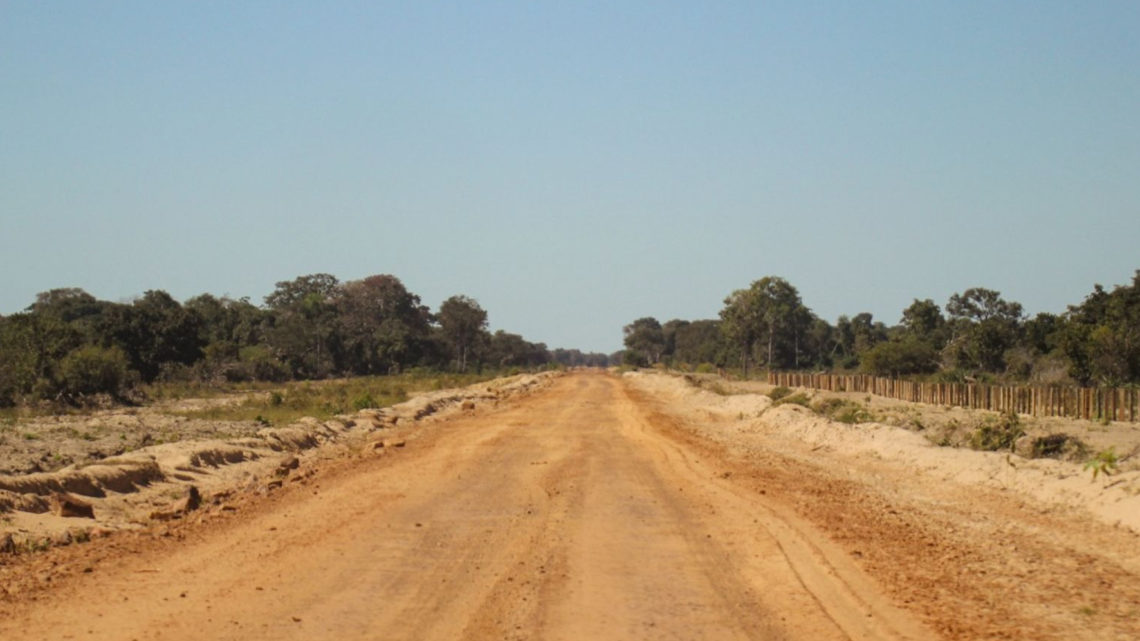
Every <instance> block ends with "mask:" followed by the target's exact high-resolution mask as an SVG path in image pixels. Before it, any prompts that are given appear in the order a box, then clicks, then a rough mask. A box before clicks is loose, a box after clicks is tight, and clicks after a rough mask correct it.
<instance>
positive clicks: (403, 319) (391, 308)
mask: <svg viewBox="0 0 1140 641" xmlns="http://www.w3.org/2000/svg"><path fill="white" fill-rule="evenodd" d="M335 303H336V310H337V317H338V321H339V328H340V334H341V338H342V341H343V348H344V354H345V357H346V360H347V362H346V365H347V366H348V368H349V369H351V370H352V371H354V372H356V373H358V374H374V373H379V372H393V371H398V370H399V369H401V368H402V367H404V366H406V365H409V364H411V363H412V362H413V361H414V359H415V358H416V357H417V356H418V355H419V352H420V350H421V347H422V345H421V344H422V343H423V341H424V340H425V339H426V337H427V335H428V331H429V322H430V319H431V314H430V312H429V311H428V309H427V307H425V306H423V305H421V304H420V297H419V296H416V295H415V294H412V293H411V292H409V291H408V290H407V289H405V288H404V284H403V283H401V282H400V279H398V278H396V277H395V276H391V275H388V274H383V275H379V276H369V277H368V278H365V279H363V280H358V281H352V282H348V283H345V284H344V285H343V286H342V287H341V288H340V290H339V292H338V295H337V299H336V301H335Z"/></svg>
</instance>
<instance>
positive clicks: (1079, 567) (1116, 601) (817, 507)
mask: <svg viewBox="0 0 1140 641" xmlns="http://www.w3.org/2000/svg"><path fill="white" fill-rule="evenodd" d="M630 393H631V396H632V397H633V398H634V399H635V400H636V402H637V404H638V405H639V406H641V407H644V408H646V409H647V411H649V412H650V413H651V414H652V423H653V425H654V427H655V428H656V430H657V431H659V433H661V434H663V435H665V436H667V437H668V438H669V440H671V441H673V442H675V443H676V444H677V447H678V449H679V451H682V452H685V453H687V455H689V456H697V457H703V458H708V459H710V460H716V461H718V462H719V464H721V465H723V466H724V470H725V471H726V472H728V473H730V474H731V478H732V485H733V486H736V487H738V488H741V490H742V491H745V492H752V493H757V494H761V493H762V494H763V495H764V496H766V497H768V498H769V499H770V500H771V501H772V502H773V503H775V504H778V505H780V506H783V507H782V510H783V513H791V514H795V515H798V517H799V518H801V519H803V520H805V521H807V522H810V523H811V524H812V525H813V526H814V528H815V529H816V531H819V532H823V533H825V534H826V536H827V538H828V539H829V540H830V541H831V542H833V543H832V544H833V545H834V546H836V547H838V548H839V549H840V550H842V552H841V554H843V555H845V556H847V557H849V558H851V559H854V560H855V562H856V564H857V565H858V567H859V568H860V569H861V570H862V571H863V572H864V573H866V574H867V575H869V576H870V577H872V578H873V579H874V580H875V581H876V583H877V584H878V585H879V586H881V588H880V591H881V592H884V593H886V594H888V595H891V597H892V598H893V599H894V601H895V602H896V603H899V604H902V605H903V606H904V607H906V608H907V609H908V610H910V611H912V612H914V613H915V614H916V615H918V616H919V617H920V618H921V619H922V620H924V621H925V622H926V623H927V625H929V626H930V627H931V628H933V629H934V630H937V631H938V632H939V634H940V635H942V636H943V637H944V638H948V639H1023V640H1027V641H1028V640H1032V641H1040V640H1045V639H1056V640H1062V639H1066V640H1067V639H1120V640H1122V641H1123V640H1125V639H1136V638H1140V605H1137V604H1140V558H1138V556H1137V554H1136V540H1137V537H1136V536H1134V535H1132V534H1130V533H1128V532H1126V531H1123V530H1120V529H1113V528H1108V527H1104V526H1100V525H1098V524H1097V523H1096V522H1094V521H1091V520H1089V519H1088V518H1081V517H1080V515H1077V514H1071V513H1069V512H1068V511H1064V510H1056V509H1050V508H1045V507H1043V506H1042V505H1039V504H1036V503H1034V502H1033V501H1032V500H1029V499H1028V498H1025V497H1019V496H1017V495H1014V494H1010V493H1002V492H997V491H994V490H989V489H985V488H978V487H963V486H959V485H957V484H954V483H947V482H944V481H940V482H936V483H930V482H929V481H924V480H923V479H922V478H920V477H916V476H915V475H914V474H913V473H911V472H908V471H907V470H905V469H902V468H898V469H894V468H892V467H891V464H890V461H889V460H875V459H873V458H871V459H869V458H866V457H850V456H845V455H844V454H843V453H842V452H828V451H818V452H817V451H809V449H810V448H808V447H806V446H801V447H799V448H798V449H797V447H796V444H795V443H794V442H792V441H788V442H775V441H772V440H768V439H764V438H762V437H761V438H757V437H756V435H754V434H748V435H746V437H745V438H739V437H736V436H733V433H734V432H735V430H734V429H733V428H732V426H730V425H728V424H727V422H726V421H724V420H723V419H721V420H715V419H712V418H709V417H708V415H707V414H701V413H699V411H698V412H697V414H698V415H700V416H702V417H703V418H701V419H699V420H694V419H693V418H692V417H693V415H694V414H693V412H694V408H692V407H688V408H686V407H682V406H679V405H677V401H676V400H675V399H674V400H669V401H664V400H659V399H656V398H654V397H653V396H652V395H650V394H648V393H646V392H644V391H642V390H641V389H640V388H639V389H636V390H632V391H631V392H630ZM836 429H845V427H844V426H842V425H836Z"/></svg>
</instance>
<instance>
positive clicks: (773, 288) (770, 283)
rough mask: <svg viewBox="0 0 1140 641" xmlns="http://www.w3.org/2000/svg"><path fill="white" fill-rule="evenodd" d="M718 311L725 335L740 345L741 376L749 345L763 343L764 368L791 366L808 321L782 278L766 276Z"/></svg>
mask: <svg viewBox="0 0 1140 641" xmlns="http://www.w3.org/2000/svg"><path fill="white" fill-rule="evenodd" d="M724 305H725V306H724V309H722V310H721V312H720V317H721V320H722V321H723V322H722V325H721V327H722V328H723V331H724V332H725V337H726V338H727V339H728V340H729V341H731V342H733V343H734V344H736V345H738V346H739V347H740V352H741V359H742V365H743V368H744V372H745V375H746V376H747V373H748V362H749V358H750V356H751V354H752V351H753V348H754V347H755V346H756V345H757V344H758V343H762V344H764V345H765V346H766V350H765V354H766V357H765V358H764V362H765V364H766V365H767V366H768V367H773V368H781V367H790V366H794V365H796V364H797V363H798V361H799V337H800V336H801V335H802V334H803V332H804V330H805V329H806V328H807V326H808V325H809V323H810V320H811V318H812V317H811V314H810V310H807V308H806V307H804V305H803V302H802V301H801V300H800V295H799V292H798V291H796V288H795V287H793V286H792V285H790V284H789V283H788V282H787V281H785V280H784V279H782V278H778V277H775V276H766V277H764V278H761V279H760V280H757V281H755V282H753V283H752V285H751V287H749V288H748V289H740V290H736V291H735V292H733V293H732V294H731V295H729V297H728V298H726V299H725V300H724Z"/></svg>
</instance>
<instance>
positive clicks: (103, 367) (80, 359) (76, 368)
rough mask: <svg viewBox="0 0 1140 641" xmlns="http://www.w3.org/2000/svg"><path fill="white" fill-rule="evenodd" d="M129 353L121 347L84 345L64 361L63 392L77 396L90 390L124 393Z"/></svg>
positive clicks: (61, 369) (61, 373)
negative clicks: (127, 354) (124, 351)
mask: <svg viewBox="0 0 1140 641" xmlns="http://www.w3.org/2000/svg"><path fill="white" fill-rule="evenodd" d="M128 371H129V367H128V364H127V356H126V354H124V353H123V350H121V349H119V348H118V347H111V348H103V347H98V346H96V345H87V346H85V347H81V348H79V349H77V350H75V351H73V352H71V353H70V354H68V355H67V356H66V357H64V358H63V360H62V361H60V364H59V373H58V377H57V380H56V384H57V385H58V389H59V392H60V393H61V394H63V395H64V396H65V397H68V398H71V399H76V398H77V397H82V396H86V395H89V394H110V395H111V396H114V397H119V396H121V395H122V393H123V390H124V388H125V387H126V386H127V384H128Z"/></svg>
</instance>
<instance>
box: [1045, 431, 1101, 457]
mask: <svg viewBox="0 0 1140 641" xmlns="http://www.w3.org/2000/svg"><path fill="white" fill-rule="evenodd" d="M1087 452H1088V447H1087V446H1086V445H1085V444H1084V443H1083V442H1082V441H1081V440H1080V439H1079V438H1077V437H1075V436H1069V435H1068V434H1049V435H1048V436H1040V437H1038V438H1035V439H1033V445H1032V450H1031V455H1032V457H1033V458H1058V459H1060V458H1073V457H1081V456H1084V455H1085V454H1086V453H1087Z"/></svg>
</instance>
